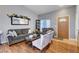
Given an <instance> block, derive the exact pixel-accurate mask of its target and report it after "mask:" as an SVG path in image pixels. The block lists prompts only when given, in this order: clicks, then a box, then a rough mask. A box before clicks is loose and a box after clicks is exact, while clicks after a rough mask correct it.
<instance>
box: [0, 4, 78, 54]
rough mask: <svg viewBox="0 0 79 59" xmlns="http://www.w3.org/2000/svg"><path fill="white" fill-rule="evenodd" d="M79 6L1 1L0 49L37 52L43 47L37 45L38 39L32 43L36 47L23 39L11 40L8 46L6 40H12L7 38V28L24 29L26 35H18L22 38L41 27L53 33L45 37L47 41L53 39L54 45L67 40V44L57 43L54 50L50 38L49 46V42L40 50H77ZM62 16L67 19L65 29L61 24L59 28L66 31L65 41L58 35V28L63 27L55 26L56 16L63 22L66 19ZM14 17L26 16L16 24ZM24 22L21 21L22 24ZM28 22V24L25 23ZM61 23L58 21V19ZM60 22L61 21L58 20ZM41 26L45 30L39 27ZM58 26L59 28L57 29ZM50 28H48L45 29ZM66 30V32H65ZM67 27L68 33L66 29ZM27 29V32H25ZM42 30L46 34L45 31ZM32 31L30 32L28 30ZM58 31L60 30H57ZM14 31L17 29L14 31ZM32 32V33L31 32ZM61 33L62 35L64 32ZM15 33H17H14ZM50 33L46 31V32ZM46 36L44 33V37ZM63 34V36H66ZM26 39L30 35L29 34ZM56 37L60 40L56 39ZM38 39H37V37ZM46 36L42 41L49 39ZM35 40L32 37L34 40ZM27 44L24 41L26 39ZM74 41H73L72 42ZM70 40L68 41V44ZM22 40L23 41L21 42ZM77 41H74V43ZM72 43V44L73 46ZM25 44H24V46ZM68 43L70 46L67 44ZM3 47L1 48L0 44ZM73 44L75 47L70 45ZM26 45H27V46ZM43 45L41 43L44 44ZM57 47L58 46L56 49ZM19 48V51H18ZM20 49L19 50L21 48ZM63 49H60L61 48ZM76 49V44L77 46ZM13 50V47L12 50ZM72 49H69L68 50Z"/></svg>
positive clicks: (4, 50) (2, 50) (19, 30)
mask: <svg viewBox="0 0 79 59" xmlns="http://www.w3.org/2000/svg"><path fill="white" fill-rule="evenodd" d="M78 9H79V6H76V5H66V6H65V5H0V32H1V34H0V37H1V38H0V44H1V45H0V52H1V53H2V52H12V51H13V52H21V53H22V52H26V53H29V52H31V53H32V52H35V53H36V52H37V53H39V52H40V51H39V50H41V49H42V47H41V48H40V47H38V46H37V45H41V43H40V42H39V43H38V44H35V46H36V47H37V48H40V49H37V48H35V47H33V46H32V43H33V42H31V44H30V45H31V47H30V46H29V43H26V42H25V41H23V42H18V43H16V44H13V45H11V46H9V45H8V44H7V43H11V41H9V38H7V36H8V33H9V31H10V32H11V31H18V33H19V34H21V32H22V33H25V34H26V35H22V36H20V37H21V39H24V38H25V37H26V38H27V37H28V36H30V37H33V35H35V32H36V31H37V30H36V29H40V32H42V31H44V30H45V31H44V32H46V31H47V32H50V30H51V33H52V31H53V32H54V33H53V36H52V39H48V38H46V39H47V40H48V41H49V40H51V41H52V42H54V45H55V46H56V45H57V44H58V45H59V44H60V45H63V44H64V43H63V42H66V44H69V45H66V44H65V45H66V46H65V45H64V47H66V48H65V49H67V48H68V50H65V49H63V48H60V47H61V46H60V47H59V46H58V47H57V48H56V47H55V50H56V51H55V50H53V48H51V47H52V46H54V45H53V44H52V43H51V41H50V45H49V47H48V46H47V45H48V44H46V45H45V47H46V46H47V47H48V49H47V50H46V48H45V50H44V51H43V52H48V53H49V52H51V53H53V52H79V51H77V48H78V44H77V42H78V40H77V37H78V30H79V26H78V24H79V20H78V17H77V16H79V14H78ZM63 18H66V19H68V20H69V21H68V22H69V23H67V24H68V30H65V29H66V28H65V29H64V27H63V28H62V29H63V30H64V34H63V35H67V38H66V39H65V41H64V40H63V39H64V37H61V36H60V37H59V38H58V35H60V34H61V33H60V32H61V31H63V30H62V29H60V28H61V27H60V28H59V27H58V25H57V24H58V23H57V20H58V19H61V20H60V21H61V22H63V21H65V20H62V19H63ZM13 19H26V20H27V21H26V22H22V23H21V24H17V22H15V23H14V22H13ZM36 21H40V23H41V24H40V27H41V28H39V24H38V26H37V25H36ZM23 23H24V24H23ZM26 23H27V24H26ZM59 24H60V23H59ZM60 26H61V24H60ZM43 28H44V30H42V29H43ZM58 29H59V30H60V31H59V32H58ZM48 30H49V31H48ZM65 31H66V33H65ZM67 31H68V33H67ZM27 32H28V33H27ZM44 32H43V33H42V34H45V33H44ZM29 33H31V34H29ZM58 33H60V34H58ZM16 34H17V33H16ZM32 34H33V35H32ZM40 34H41V33H40ZM63 35H62V36H63ZM15 36H17V35H15ZM35 36H36V35H35ZM47 36H49V35H47ZM47 36H45V37H47ZM65 37H66V36H65ZM28 39H29V38H28ZM28 39H26V40H28ZM56 39H59V40H56ZM36 40H38V39H36ZM47 40H45V39H44V41H46V43H49V42H48V41H47ZM33 41H35V40H33ZM24 42H25V43H26V44H25V43H24ZM74 42H76V43H74ZM70 43H71V44H70ZM22 44H23V45H22ZM76 44H77V45H76ZM73 45H74V47H73ZM26 46H27V47H26ZM67 46H69V47H70V48H69V47H67ZM2 47H3V48H2ZM72 47H73V48H75V49H72ZM20 48H21V49H22V48H23V49H24V50H25V51H21V49H20ZM26 48H27V49H26ZM43 48H44V47H43ZM58 48H59V49H60V50H57V49H58ZM12 49H16V51H14V50H12ZM19 49H20V51H19ZM23 49H22V50H23ZM62 49H63V51H62ZM78 49H79V48H78ZM11 50H12V51H11ZM70 50H71V51H70Z"/></svg>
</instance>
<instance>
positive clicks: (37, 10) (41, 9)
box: [25, 5, 72, 15]
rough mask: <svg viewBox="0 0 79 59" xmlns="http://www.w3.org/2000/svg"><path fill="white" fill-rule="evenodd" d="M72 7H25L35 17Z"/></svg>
mask: <svg viewBox="0 0 79 59" xmlns="http://www.w3.org/2000/svg"><path fill="white" fill-rule="evenodd" d="M71 6H72V5H70V6H69V5H63V6H62V5H61V6H60V5H25V7H26V8H28V9H29V10H31V11H33V12H34V13H36V14H37V15H40V14H44V13H49V12H51V11H55V10H58V9H60V8H66V7H71Z"/></svg>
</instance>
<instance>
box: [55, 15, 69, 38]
mask: <svg viewBox="0 0 79 59" xmlns="http://www.w3.org/2000/svg"><path fill="white" fill-rule="evenodd" d="M59 17H69V25H68V27H69V29H68V30H69V36H68V37H69V39H70V16H69V15H66V16H57V17H56V34H57V37H58V18H59Z"/></svg>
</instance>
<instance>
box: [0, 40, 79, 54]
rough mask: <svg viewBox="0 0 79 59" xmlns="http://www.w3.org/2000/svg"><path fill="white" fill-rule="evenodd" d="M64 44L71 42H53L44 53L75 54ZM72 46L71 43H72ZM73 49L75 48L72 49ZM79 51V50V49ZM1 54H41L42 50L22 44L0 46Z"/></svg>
mask: <svg viewBox="0 0 79 59" xmlns="http://www.w3.org/2000/svg"><path fill="white" fill-rule="evenodd" d="M62 42H69V41H65V40H64V41H62V40H56V39H55V40H53V41H52V42H51V44H50V45H49V46H48V47H47V48H45V49H44V50H43V51H44V52H46V53H54V52H57V53H63V52H65V53H69V52H74V51H73V50H72V51H68V50H67V49H66V48H68V46H69V45H66V44H65V43H62ZM70 44H71V43H70ZM70 48H71V49H73V48H75V47H73V48H72V47H70ZM78 49H79V48H78ZM0 53H40V50H38V49H37V48H32V47H31V46H29V45H28V43H26V42H25V41H24V42H20V43H18V44H14V45H12V46H8V45H7V44H4V45H0Z"/></svg>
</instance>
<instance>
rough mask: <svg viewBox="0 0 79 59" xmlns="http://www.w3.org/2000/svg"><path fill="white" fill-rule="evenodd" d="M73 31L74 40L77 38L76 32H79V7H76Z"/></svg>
mask: <svg viewBox="0 0 79 59" xmlns="http://www.w3.org/2000/svg"><path fill="white" fill-rule="evenodd" d="M75 28H76V29H75V31H76V39H77V36H78V31H79V5H78V6H76V26H75Z"/></svg>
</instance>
